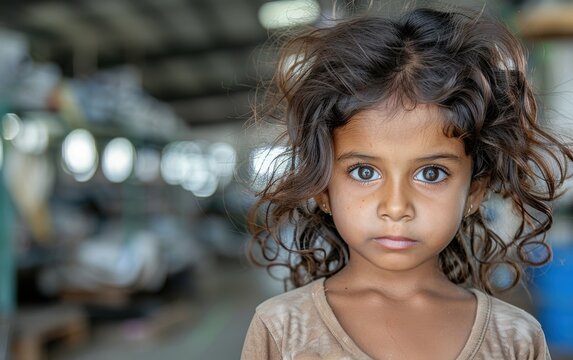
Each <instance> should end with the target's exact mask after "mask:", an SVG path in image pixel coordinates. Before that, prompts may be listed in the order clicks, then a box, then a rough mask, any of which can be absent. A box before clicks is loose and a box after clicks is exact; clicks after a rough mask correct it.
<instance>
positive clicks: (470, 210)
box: [465, 204, 474, 217]
mask: <svg viewBox="0 0 573 360" xmlns="http://www.w3.org/2000/svg"><path fill="white" fill-rule="evenodd" d="M473 207H474V206H473V204H470V207H469V209H468V212H467V213H466V216H465V217H468V216H470V213H471V212H472V208H473Z"/></svg>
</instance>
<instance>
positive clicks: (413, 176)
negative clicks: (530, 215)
mask: <svg viewBox="0 0 573 360" xmlns="http://www.w3.org/2000/svg"><path fill="white" fill-rule="evenodd" d="M443 129H444V128H443V121H442V119H441V117H440V114H439V112H438V111H437V110H436V109H435V108H433V107H430V106H425V105H419V106H417V107H416V108H415V109H414V110H412V111H401V112H398V113H393V114H392V116H390V115H389V112H387V111H386V110H385V109H384V108H382V107H379V108H376V109H371V110H364V111H362V112H360V113H358V114H357V115H355V116H354V117H352V118H351V120H350V121H349V122H348V124H347V125H345V126H344V127H341V128H338V129H336V130H335V131H334V135H333V141H334V166H333V173H332V177H331V179H330V182H329V184H328V188H327V190H326V191H325V192H324V193H323V194H322V195H321V196H319V197H317V201H318V202H319V204H320V206H321V207H323V204H324V205H326V207H327V209H328V211H330V212H331V213H332V216H333V219H334V223H335V224H336V228H337V229H338V232H339V233H340V235H341V236H342V238H343V239H344V240H345V241H346V243H347V244H348V247H349V249H350V263H349V264H357V263H364V264H369V265H374V266H376V267H377V268H381V269H386V270H393V271H397V270H408V269H413V268H418V267H420V266H431V267H436V265H437V258H438V254H439V253H440V252H441V251H442V250H443V249H444V248H445V247H446V246H447V245H448V244H449V242H450V241H451V240H452V239H453V238H454V236H455V234H456V232H457V231H458V228H459V226H460V223H461V221H462V218H463V217H464V216H466V215H467V214H468V211H469V212H474V211H476V210H477V208H478V206H479V202H480V201H481V199H482V197H483V190H484V189H483V186H481V185H480V184H479V183H478V182H475V183H474V184H473V185H472V183H471V172H472V161H471V158H470V157H469V156H468V155H466V154H465V151H464V146H463V143H462V142H461V141H460V140H458V139H455V138H449V137H447V136H446V135H444V131H443ZM470 205H471V209H470Z"/></svg>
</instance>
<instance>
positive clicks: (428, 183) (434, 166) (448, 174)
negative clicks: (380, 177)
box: [346, 163, 450, 186]
mask: <svg viewBox="0 0 573 360" xmlns="http://www.w3.org/2000/svg"><path fill="white" fill-rule="evenodd" d="M366 166H367V167H371V168H373V169H376V168H375V167H374V166H372V165H368V164H366V163H356V164H353V165H351V166H349V167H348V168H347V169H346V173H347V174H349V176H350V173H352V171H354V170H356V169H358V168H360V167H366ZM427 168H436V169H440V170H441V171H443V172H444V174H446V177H445V178H444V179H443V180H440V181H438V182H425V181H419V182H420V183H422V185H425V186H430V185H439V184H442V183H444V182H446V181H447V180H448V179H449V178H450V172H449V171H448V170H447V169H446V168H444V167H443V166H441V165H437V164H429V165H425V166H423V167H421V168H420V169H418V170H417V171H416V172H415V174H414V175H417V174H418V173H419V172H420V171H423V170H424V169H427ZM375 171H376V172H378V170H375ZM350 178H351V179H352V180H354V181H357V182H358V183H360V184H361V185H368V183H370V181H367V180H363V181H360V180H356V179H354V178H353V177H352V176H350Z"/></svg>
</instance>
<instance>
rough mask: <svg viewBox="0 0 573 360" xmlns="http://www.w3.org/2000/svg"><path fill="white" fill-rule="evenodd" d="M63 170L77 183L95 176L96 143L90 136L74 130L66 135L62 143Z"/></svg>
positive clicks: (85, 131) (80, 130)
mask: <svg viewBox="0 0 573 360" xmlns="http://www.w3.org/2000/svg"><path fill="white" fill-rule="evenodd" d="M62 159H63V165H64V170H66V171H68V172H69V173H70V174H72V175H73V176H74V178H75V179H76V180H77V181H80V182H84V181H88V180H89V179H91V177H92V176H93V175H94V174H95V172H96V169H97V163H98V154H97V149H96V143H95V140H94V137H93V136H92V134H91V133H90V132H89V131H87V130H84V129H76V130H74V131H72V132H70V133H69V134H68V136H66V138H65V139H64V142H63V143H62Z"/></svg>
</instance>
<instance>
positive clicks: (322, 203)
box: [314, 190, 332, 214]
mask: <svg viewBox="0 0 573 360" xmlns="http://www.w3.org/2000/svg"><path fill="white" fill-rule="evenodd" d="M314 201H316V205H317V206H318V208H319V209H320V210H322V211H324V212H325V213H327V214H330V213H331V212H332V210H331V208H330V198H329V196H328V190H324V191H323V192H321V193H320V194H318V195H316V196H315V197H314Z"/></svg>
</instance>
